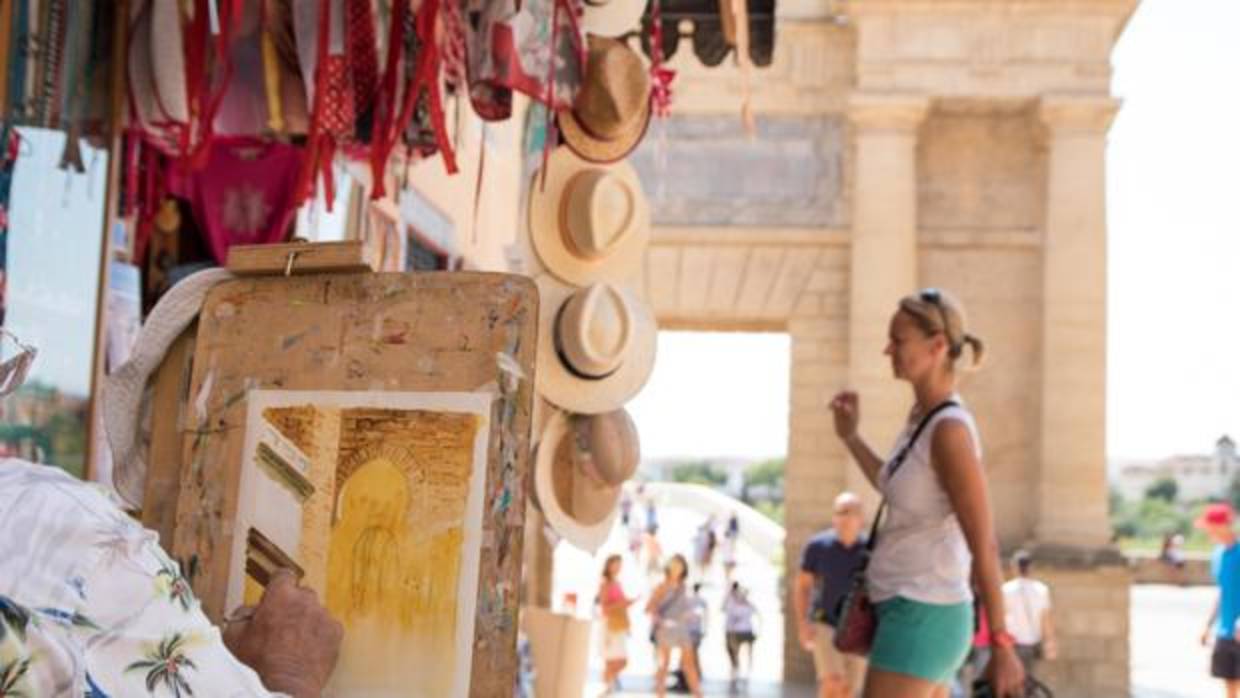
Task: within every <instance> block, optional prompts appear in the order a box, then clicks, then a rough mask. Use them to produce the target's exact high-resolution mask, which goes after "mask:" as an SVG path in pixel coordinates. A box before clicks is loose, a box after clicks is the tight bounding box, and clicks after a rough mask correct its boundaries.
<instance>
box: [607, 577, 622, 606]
mask: <svg viewBox="0 0 1240 698" xmlns="http://www.w3.org/2000/svg"><path fill="white" fill-rule="evenodd" d="M620 603H624V589H622V588H621V587H620V583H619V582H612V583H610V584H608V585H607V588H606V589H604V591H603V604H604V605H607V606H612V605H615V604H620Z"/></svg>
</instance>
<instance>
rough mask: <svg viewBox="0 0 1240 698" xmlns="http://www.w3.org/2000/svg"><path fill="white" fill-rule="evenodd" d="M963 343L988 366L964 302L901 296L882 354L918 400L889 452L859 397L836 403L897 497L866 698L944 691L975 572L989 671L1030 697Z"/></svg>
mask: <svg viewBox="0 0 1240 698" xmlns="http://www.w3.org/2000/svg"><path fill="white" fill-rule="evenodd" d="M965 349H968V350H969V351H970V353H971V355H972V356H971V358H972V363H973V365H974V366H976V365H978V364H980V363H981V359H982V353H983V345H982V341H981V340H980V339H978V338H977V337H975V336H974V335H972V334H970V333H969V332H968V330H967V328H966V325H965V314H964V309H963V307H962V306H961V304H960V302H959V301H957V300H956V299H955V298H953V297H952V296H950V295H948V294H947V293H945V292H943V291H940V290H938V289H925V290H923V291H921V292H919V293H916V294H913V295H910V296H907V297H905V298H904V299H902V300H901V301H900V304H899V307H898V309H897V310H896V312H895V314H894V315H893V316H892V318H891V323H890V329H889V341H888V344H887V348H886V351H885V352H884V353H885V354H886V355H887V356H889V357H890V358H891V368H892V372H893V373H894V374H895V377H896V378H897V379H898V380H903V381H906V382H908V383H909V384H910V385H911V386H912V388H913V397H914V399H915V402H914V405H913V408H912V410H911V412H910V414H909V419H908V423H907V424H906V425H905V427H904V429H903V431H902V432H901V434H900V436H899V437H898V438H897V440H896V444H895V448H894V449H893V452H894V454H893V457H892V458H891V459H890V460H884V459H883V458H881V457H880V456H879V455H878V454H877V453H876V452H875V451H874V449H873V448H871V447H870V445H869V444H868V443H866V441H865V440H864V439H863V438H862V437H861V435H860V433H859V431H858V426H859V424H860V418H861V404H860V398H859V397H858V396H857V394H856V393H855V392H851V391H845V392H841V393H840V394H838V395H836V396H835V398H834V399H833V400H832V401H831V410H832V412H833V415H834V419H835V432H836V434H837V435H838V436H839V438H840V439H841V440H842V441H843V442H844V444H845V445H846V446H847V448H848V451H849V452H850V453H851V454H852V456H853V458H854V459H855V460H856V461H857V463H858V465H859V466H860V467H861V470H862V472H864V473H865V476H866V477H867V478H868V479H869V480H870V482H871V483H873V485H874V486H875V487H876V488H878V489H879V490H880V491H881V492H882V494H883V496H884V497H885V498H886V500H887V502H888V515H887V516H886V518H885V519H884V521H883V523H882V525H881V528H880V529H879V533H878V542H877V544H876V546H875V548H874V553H873V557H872V559H871V561H870V565H869V568H868V570H867V572H866V578H867V582H868V586H869V591H870V596H871V600H872V601H874V602H875V604H876V606H877V614H878V632H877V635H876V637H875V640H874V647H873V650H872V651H871V654H870V657H869V669H868V671H867V673H866V679H865V693H864V695H865V698H946V696H947V695H948V688H949V685H950V683H951V681H952V678H953V676H954V675H955V673H956V670H957V669H959V668H960V665H961V664H962V663H963V662H964V659H965V656H966V655H967V654H968V651H969V644H970V641H971V638H972V635H973V604H972V597H973V594H972V591H971V589H970V578H971V577H974V578H976V579H977V582H978V589H979V593H980V596H981V602H982V606H983V608H984V609H985V613H986V617H987V619H988V620H989V621H990V628H991V631H992V638H993V643H994V654H993V656H992V658H991V660H990V663H989V665H988V666H987V668H986V673H985V676H986V678H987V679H988V680H989V681H990V683H991V685H992V687H993V691H994V695H996V696H1001V697H1002V696H1020V695H1023V685H1024V679H1025V674H1024V669H1023V668H1022V666H1021V663H1020V659H1019V658H1018V657H1017V656H1016V650H1015V643H1014V641H1013V639H1012V636H1011V635H1010V634H1009V633H1008V631H1007V618H1006V615H1005V613H1004V607H1003V591H1002V584H1003V577H1002V572H1001V570H1000V566H999V552H998V543H997V542H996V539H995V530H994V520H993V517H992V514H991V508H990V496H989V494H988V493H987V486H986V473H985V471H984V470H983V468H982V462H981V453H982V451H981V441H980V440H979V438H978V431H977V426H976V424H975V423H974V421H973V415H972V414H971V413H970V412H969V410H968V409H967V408H966V407H965V405H964V402H963V400H962V399H961V397H960V396H959V395H958V394H957V392H956V382H957V377H958V372H959V369H958V367H957V363H958V361H959V360H960V359H961V357H963V355H964V352H965Z"/></svg>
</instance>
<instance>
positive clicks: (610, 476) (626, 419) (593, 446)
mask: <svg viewBox="0 0 1240 698" xmlns="http://www.w3.org/2000/svg"><path fill="white" fill-rule="evenodd" d="M574 422H575V423H574V425H573V428H574V430H575V432H576V433H575V437H576V441H577V443H578V444H581V445H583V447H584V448H585V449H586V450H587V451H589V454H588V456H589V462H590V463H591V465H592V470H593V472H592V473H591V475H593V476H595V477H597V478H598V479H599V480H601V481H602V484H605V485H609V486H612V487H618V486H620V485H622V484H624V482H625V481H626V480H628V479H629V478H631V477H633V474H634V473H636V472H637V466H638V464H639V462H640V461H641V447H640V442H639V441H638V437H637V427H636V426H635V425H634V424H633V420H632V418H631V417H630V416H629V413H628V412H627V411H625V410H624V409H618V410H615V411H612V412H607V413H605V414H598V415H590V416H584V415H580V416H578V417H577V418H576V419H575V420H574Z"/></svg>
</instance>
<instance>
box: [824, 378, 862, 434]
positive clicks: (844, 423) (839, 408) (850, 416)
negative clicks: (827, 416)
mask: <svg viewBox="0 0 1240 698" xmlns="http://www.w3.org/2000/svg"><path fill="white" fill-rule="evenodd" d="M830 407H831V415H832V416H833V417H835V435H836V436H838V437H840V438H841V439H843V440H845V441H847V440H848V439H851V438H853V437H854V436H856V435H857V426H858V425H859V424H860V422H861V398H859V397H858V396H857V393H856V392H855V391H852V390H843V391H840V392H838V393H836V395H835V397H833V398H831V403H830Z"/></svg>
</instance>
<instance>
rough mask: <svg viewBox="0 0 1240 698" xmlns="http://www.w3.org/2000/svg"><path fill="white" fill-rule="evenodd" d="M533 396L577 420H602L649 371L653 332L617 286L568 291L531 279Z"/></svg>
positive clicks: (648, 318)
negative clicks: (534, 303)
mask: <svg viewBox="0 0 1240 698" xmlns="http://www.w3.org/2000/svg"><path fill="white" fill-rule="evenodd" d="M535 282H536V283H537V284H538V292H539V295H540V301H539V311H538V312H539V318H538V341H539V351H538V362H537V363H538V366H537V374H536V379H535V380H536V384H537V389H538V393H539V394H540V395H542V396H543V397H544V398H546V399H547V401H548V402H551V403H552V404H554V405H556V406H558V407H561V408H564V409H566V410H568V411H570V412H575V413H577V414H602V413H604V412H611V411H612V410H616V409H619V408H621V407H623V406H624V405H625V403H627V402H628V401H629V400H631V399H633V398H634V397H635V396H636V395H637V393H639V392H640V391H641V389H642V387H644V386H645V385H646V381H647V380H649V379H650V373H651V371H653V370H654V359H655V351H656V345H657V342H658V326H657V325H656V323H655V319H654V313H653V312H652V311H651V310H650V306H649V305H647V304H646V303H645V302H644V301H643V300H642V299H640V298H638V297H637V295H636V294H634V293H633V292H632V291H631V290H629V289H627V288H625V287H623V286H615V285H612V284H607V283H602V284H595V285H593V286H590V287H588V288H579V287H575V286H568V285H566V284H563V283H561V282H559V281H558V280H556V279H555V278H554V277H552V276H550V275H543V276H540V277H538V278H537V279H536V280H535Z"/></svg>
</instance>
